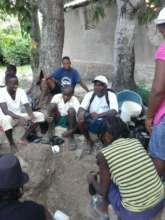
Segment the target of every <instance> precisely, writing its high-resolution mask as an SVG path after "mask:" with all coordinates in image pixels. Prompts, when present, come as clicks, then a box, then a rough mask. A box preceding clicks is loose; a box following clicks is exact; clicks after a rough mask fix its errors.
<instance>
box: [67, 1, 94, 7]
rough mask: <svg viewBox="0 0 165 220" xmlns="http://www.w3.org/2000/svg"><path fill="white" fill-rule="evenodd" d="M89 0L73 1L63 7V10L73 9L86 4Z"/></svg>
mask: <svg viewBox="0 0 165 220" xmlns="http://www.w3.org/2000/svg"><path fill="white" fill-rule="evenodd" d="M90 1H91V0H74V1H71V2H68V3H66V4H65V5H64V8H65V9H66V8H75V7H80V6H83V5H85V4H88V3H89V2H90Z"/></svg>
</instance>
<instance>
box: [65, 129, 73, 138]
mask: <svg viewBox="0 0 165 220" xmlns="http://www.w3.org/2000/svg"><path fill="white" fill-rule="evenodd" d="M72 136H73V131H72V130H68V131H66V132H64V134H63V137H65V138H70V137H72Z"/></svg>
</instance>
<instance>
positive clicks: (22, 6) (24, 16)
mask: <svg viewBox="0 0 165 220" xmlns="http://www.w3.org/2000/svg"><path fill="white" fill-rule="evenodd" d="M0 12H1V14H8V15H15V16H17V17H18V20H19V22H20V25H21V31H22V33H29V32H30V30H31V4H30V2H29V1H28V0H15V1H14V0H0Z"/></svg>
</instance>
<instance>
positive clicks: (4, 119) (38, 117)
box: [0, 112, 45, 131]
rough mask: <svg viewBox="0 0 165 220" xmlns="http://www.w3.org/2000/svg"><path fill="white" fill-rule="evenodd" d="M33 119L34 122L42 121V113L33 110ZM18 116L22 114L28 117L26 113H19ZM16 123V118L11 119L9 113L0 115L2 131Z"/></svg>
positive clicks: (43, 118)
mask: <svg viewBox="0 0 165 220" xmlns="http://www.w3.org/2000/svg"><path fill="white" fill-rule="evenodd" d="M33 114H34V117H35V120H34V123H39V122H44V121H45V117H44V114H43V113H41V112H33ZM19 116H22V117H24V118H26V117H28V114H27V113H20V114H19ZM15 124H16V120H15V119H13V118H12V117H11V116H9V115H4V114H3V115H0V127H2V129H3V131H7V130H10V129H12V128H13V126H14V125H15Z"/></svg>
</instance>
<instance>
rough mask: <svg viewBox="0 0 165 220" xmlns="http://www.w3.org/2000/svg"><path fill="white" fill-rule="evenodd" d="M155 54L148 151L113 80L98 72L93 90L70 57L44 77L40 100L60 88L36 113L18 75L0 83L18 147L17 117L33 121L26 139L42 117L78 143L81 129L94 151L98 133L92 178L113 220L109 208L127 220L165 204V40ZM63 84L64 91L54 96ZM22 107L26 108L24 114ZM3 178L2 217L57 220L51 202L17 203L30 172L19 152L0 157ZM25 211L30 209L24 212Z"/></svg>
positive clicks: (102, 208) (100, 207)
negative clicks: (122, 110) (122, 111)
mask: <svg viewBox="0 0 165 220" xmlns="http://www.w3.org/2000/svg"><path fill="white" fill-rule="evenodd" d="M156 24H157V27H158V29H159V31H160V32H161V33H162V35H163V36H164V38H165V8H164V9H162V10H161V11H160V13H159V16H158V18H157V19H156ZM155 60H156V71H155V77H154V81H153V85H152V90H151V95H150V99H149V106H148V111H147V116H146V128H147V130H148V132H150V134H151V139H150V143H149V148H148V152H147V151H146V150H145V149H144V147H143V146H142V144H141V143H140V142H139V141H138V140H137V139H133V138H129V129H128V126H127V124H125V123H124V122H123V121H122V120H121V118H120V116H119V115H118V114H117V113H118V103H117V98H116V95H115V93H114V92H113V91H112V90H110V89H109V88H108V80H107V78H106V77H105V76H103V75H99V76H97V77H95V79H94V80H93V84H94V89H93V91H88V88H87V86H86V85H85V84H84V82H82V80H81V78H80V76H79V74H78V72H77V71H76V70H74V69H73V68H71V66H70V65H71V62H70V59H69V57H64V58H63V60H62V62H63V67H62V68H60V69H58V70H57V71H54V73H53V74H52V75H50V76H46V77H44V78H43V79H42V82H41V91H42V92H41V97H40V102H39V103H41V102H42V100H43V99H44V97H45V95H46V94H47V92H49V91H50V92H52V93H53V97H52V100H51V103H50V105H49V108H48V111H47V115H44V114H43V113H41V112H33V111H32V109H31V107H30V105H29V103H28V99H27V96H26V94H25V92H24V91H23V90H22V89H20V88H18V79H17V77H16V75H15V74H11V73H9V72H6V78H5V82H6V83H5V86H4V88H1V89H0V92H1V94H2V95H1V96H0V108H1V112H0V126H1V127H2V128H3V130H4V132H5V133H6V136H7V138H8V141H9V143H10V146H11V147H12V148H15V147H16V145H15V142H14V140H13V137H12V129H13V126H14V123H15V121H17V123H20V124H21V125H25V124H27V122H28V123H29V122H30V124H31V126H29V127H28V126H27V127H28V128H27V129H26V131H25V134H24V136H23V137H22V139H21V141H22V142H24V141H25V140H26V137H27V135H28V132H31V130H32V129H35V127H36V124H37V123H42V122H43V121H45V120H47V122H48V127H49V129H48V130H51V128H52V126H53V124H55V125H57V124H59V125H63V126H66V127H67V131H66V132H65V133H64V136H65V137H68V138H70V140H71V141H73V139H74V133H75V131H76V130H77V128H79V129H80V131H81V132H82V134H84V136H85V137H86V140H87V145H88V148H89V149H90V150H92V147H93V141H92V139H91V136H90V132H92V133H96V134H97V136H98V138H99V139H100V141H101V142H102V145H103V148H102V150H101V151H100V152H99V153H98V154H97V157H96V158H97V165H98V168H99V172H98V174H99V178H97V177H96V174H92V173H89V175H88V176H87V180H88V183H89V184H90V185H92V187H93V188H94V190H95V192H96V194H97V199H96V200H95V209H96V210H97V211H98V213H99V214H101V215H102V217H103V216H104V218H105V219H108V214H107V213H108V206H110V207H112V208H113V210H114V211H115V212H116V214H117V215H118V216H119V217H120V218H121V219H122V220H132V219H133V220H139V219H140V220H150V219H151V218H153V217H154V216H155V215H156V214H157V213H158V212H159V211H160V210H161V209H162V208H163V207H164V206H165V196H164V186H163V182H162V181H161V177H162V176H163V175H164V172H165V162H164V160H165V148H164V137H165V122H164V120H165V118H164V117H165V77H164V75H165V43H163V44H161V45H160V47H159V48H158V50H157V51H156V54H155ZM77 83H80V84H81V86H82V87H83V88H84V89H85V90H86V91H87V94H86V95H85V97H84V98H83V100H82V102H81V104H80V103H79V101H78V99H77V98H76V97H75V96H74V88H75V86H76V84H77ZM57 89H58V91H59V92H60V93H58V94H54V92H55V93H56V92H57ZM21 105H24V107H25V110H26V113H25V112H24V113H22V112H21ZM0 179H4V181H0V219H2V220H4V219H5V220H6V219H7V220H8V219H11V218H12V219H18V220H19V219H21V220H23V219H29V218H30V219H39V220H40V219H43V220H48V219H49V220H52V217H51V215H50V213H49V212H48V211H47V210H46V209H45V208H44V207H42V206H40V205H37V204H36V203H33V202H27V203H26V202H24V203H20V202H18V199H19V198H20V197H21V195H22V188H23V184H25V183H26V182H27V181H28V176H27V174H25V173H23V172H22V169H21V167H20V164H19V161H18V160H17V158H16V157H15V156H13V155H4V156H1V157H0ZM9 201H10V202H9ZM22 213H26V214H27V215H23V216H22ZM9 215H10V216H11V218H10V217H9ZM25 216H28V218H25ZM102 219H103V218H102Z"/></svg>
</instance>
